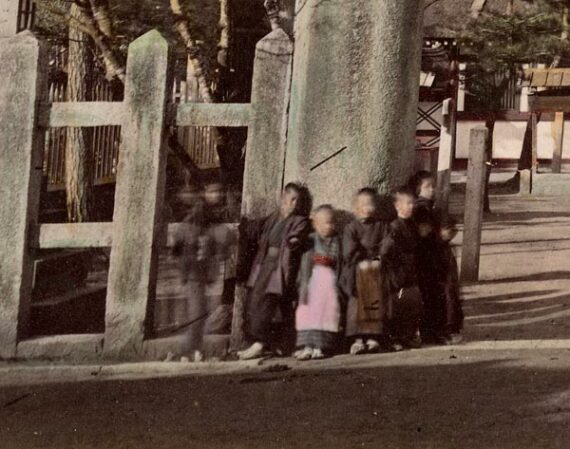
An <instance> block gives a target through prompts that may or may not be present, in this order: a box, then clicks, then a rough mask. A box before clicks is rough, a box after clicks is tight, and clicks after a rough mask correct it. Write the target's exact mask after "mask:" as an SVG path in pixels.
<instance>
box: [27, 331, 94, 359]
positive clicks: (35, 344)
mask: <svg viewBox="0 0 570 449" xmlns="http://www.w3.org/2000/svg"><path fill="white" fill-rule="evenodd" d="M102 348H103V334H78V335H55V336H52V337H39V338H33V339H30V340H23V341H21V342H20V343H18V348H17V353H16V357H17V358H18V359H49V360H73V361H75V362H78V361H86V360H98V359H100V357H101V351H102Z"/></svg>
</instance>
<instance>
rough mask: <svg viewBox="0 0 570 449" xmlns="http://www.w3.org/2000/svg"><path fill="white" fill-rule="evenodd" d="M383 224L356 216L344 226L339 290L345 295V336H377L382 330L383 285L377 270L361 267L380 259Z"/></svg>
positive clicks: (384, 226)
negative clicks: (346, 301)
mask: <svg viewBox="0 0 570 449" xmlns="http://www.w3.org/2000/svg"><path fill="white" fill-rule="evenodd" d="M386 227H387V226H386V223H385V222H383V221H380V220H378V219H368V220H358V219H355V220H353V221H352V222H351V223H349V224H348V225H347V226H346V227H345V229H344V236H343V269H342V272H341V278H340V287H341V291H342V292H343V293H344V296H345V297H346V298H347V300H348V303H347V306H346V335H347V336H349V337H364V336H369V337H373V336H378V335H380V334H381V333H382V332H383V316H384V308H383V303H384V302H383V292H384V289H383V286H382V279H381V277H380V269H379V267H378V268H370V269H368V270H361V269H360V268H359V266H360V265H359V264H360V263H361V262H364V261H376V262H377V263H379V261H380V246H381V244H382V239H383V238H384V235H385V232H386Z"/></svg>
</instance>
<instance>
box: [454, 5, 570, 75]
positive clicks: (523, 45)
mask: <svg viewBox="0 0 570 449" xmlns="http://www.w3.org/2000/svg"><path fill="white" fill-rule="evenodd" d="M561 32H562V25H561V12H560V11H557V10H556V9H554V8H548V9H547V10H545V11H536V12H533V13H530V14H526V15H524V14H521V13H515V14H513V15H510V16H508V15H506V14H498V13H485V14H482V15H481V16H480V17H479V18H477V19H474V20H472V21H471V22H470V23H469V24H467V26H466V27H465V30H464V31H463V32H462V33H461V34H460V38H459V40H460V44H461V49H462V52H464V53H467V54H471V55H473V56H474V57H475V59H476V61H477V63H478V64H480V65H481V66H482V67H483V68H485V69H488V70H494V69H497V68H498V67H503V66H504V65H505V64H506V65H512V64H517V63H523V62H546V63H549V62H551V61H552V60H553V59H554V57H555V56H557V55H560V54H562V53H564V52H567V51H568V43H567V42H564V41H562V40H561V39H560V35H561Z"/></svg>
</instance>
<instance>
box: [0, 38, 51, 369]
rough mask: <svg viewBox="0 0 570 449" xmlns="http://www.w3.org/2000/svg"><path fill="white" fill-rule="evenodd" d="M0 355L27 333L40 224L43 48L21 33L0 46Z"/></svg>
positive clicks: (13, 349)
mask: <svg viewBox="0 0 570 449" xmlns="http://www.w3.org/2000/svg"><path fill="white" fill-rule="evenodd" d="M0 60H2V61H10V63H9V64H0V79H1V80H2V82H1V83H0V103H1V104H2V108H0V149H1V151H0V358H10V357H14V356H15V355H16V345H17V342H18V340H20V339H22V338H23V337H25V336H26V333H27V325H28V321H29V320H28V318H29V312H30V298H31V293H32V282H33V254H32V249H31V244H30V240H31V239H30V235H31V231H32V230H33V229H34V226H35V223H37V222H38V218H39V217H38V215H39V200H40V191H41V181H42V166H43V150H44V137H45V133H44V132H39V131H38V127H37V122H38V114H37V107H36V106H37V104H38V102H39V101H41V100H44V99H45V98H47V95H48V85H47V76H46V75H47V73H46V72H45V71H44V70H41V69H40V68H43V67H45V64H47V52H46V49H45V47H44V46H43V44H41V43H40V42H39V41H38V40H37V39H36V38H35V36H34V35H33V34H32V33H30V32H23V33H20V34H18V35H16V36H14V37H11V38H3V39H2V44H1V45H0Z"/></svg>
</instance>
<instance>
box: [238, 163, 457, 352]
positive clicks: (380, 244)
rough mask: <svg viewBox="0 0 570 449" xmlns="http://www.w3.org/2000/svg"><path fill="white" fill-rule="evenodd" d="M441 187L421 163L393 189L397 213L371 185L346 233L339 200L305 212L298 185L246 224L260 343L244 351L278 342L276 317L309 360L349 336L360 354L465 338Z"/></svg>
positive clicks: (253, 335) (250, 304) (250, 321)
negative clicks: (437, 203) (384, 209)
mask: <svg viewBox="0 0 570 449" xmlns="http://www.w3.org/2000/svg"><path fill="white" fill-rule="evenodd" d="M434 193H435V182H434V179H433V177H432V176H431V174H430V173H428V172H423V171H422V172H418V173H417V174H416V175H414V177H412V179H411V180H410V182H409V183H408V185H406V186H404V187H402V188H399V189H397V190H396V191H395V192H394V193H393V195H392V202H393V206H394V208H393V209H394V210H395V219H393V220H391V219H387V218H386V217H383V216H382V215H381V214H380V206H379V204H380V198H379V195H378V193H377V192H376V190H374V189H371V188H363V189H361V190H359V191H358V192H357V194H356V196H355V202H354V219H353V220H352V221H351V222H349V223H348V224H346V225H345V226H344V230H343V233H342V237H341V235H340V233H339V231H338V227H337V211H336V210H335V209H334V208H333V206H331V205H328V204H326V205H321V206H318V207H317V208H316V209H314V210H313V211H312V213H311V215H310V220H309V217H307V216H306V214H305V213H303V212H301V204H302V201H303V198H304V197H306V196H307V195H308V191H306V189H304V188H303V187H302V186H299V185H297V184H294V183H291V184H288V185H287V186H286V188H285V189H284V193H283V196H282V199H281V207H280V209H279V210H278V211H277V212H275V213H274V214H272V215H270V216H269V217H267V218H265V219H263V220H258V221H255V222H253V223H248V224H247V225H243V224H242V226H241V227H240V258H239V261H240V263H239V266H238V272H240V273H241V275H240V276H238V282H239V281H242V282H244V283H245V285H246V287H247V292H248V294H247V300H246V303H245V310H246V313H245V328H246V335H247V337H248V338H249V340H250V344H251V345H250V346H249V347H248V348H247V349H245V350H244V351H241V352H239V353H238V356H239V357H240V358H241V359H252V358H257V357H260V356H262V355H263V354H264V353H265V352H266V351H267V350H269V349H273V350H275V347H276V346H279V344H277V343H276V341H277V340H276V335H275V333H274V332H273V331H274V329H275V327H274V324H275V321H279V322H280V323H281V327H280V329H281V333H280V334H279V335H280V337H279V338H280V339H281V340H280V341H281V343H282V342H283V341H287V336H288V337H289V341H290V342H292V341H293V339H294V343H292V345H294V346H295V347H296V349H297V350H296V352H295V356H296V357H297V358H298V359H299V360H309V359H320V358H323V357H325V356H327V355H330V354H333V353H334V352H335V351H338V350H339V348H341V347H342V345H343V342H347V343H348V344H347V349H348V348H350V349H349V351H350V353H351V354H354V355H357V354H362V353H367V352H378V351H380V350H392V351H400V350H402V349H404V348H417V347H420V346H421V345H422V342H427V343H435V344H455V343H458V342H459V341H460V331H461V328H462V324H463V313H462V310H461V299H460V291H459V282H458V273H457V263H456V260H455V257H454V254H453V251H452V249H451V246H450V242H451V240H452V239H453V238H454V237H455V235H456V233H457V231H456V223H455V222H454V221H453V219H451V218H450V217H448V216H442V215H441V214H440V213H438V211H437V210H436V209H435V207H434ZM276 317H278V318H277V319H276ZM343 337H344V338H343ZM281 347H282V348H283V347H285V348H286V347H287V344H284V345H283V346H281Z"/></svg>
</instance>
